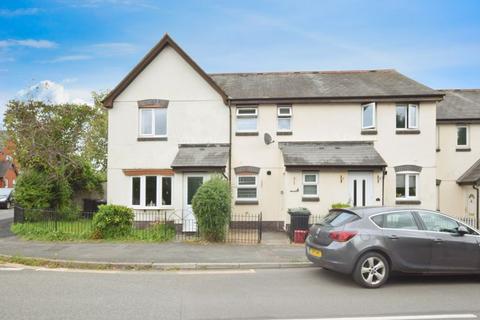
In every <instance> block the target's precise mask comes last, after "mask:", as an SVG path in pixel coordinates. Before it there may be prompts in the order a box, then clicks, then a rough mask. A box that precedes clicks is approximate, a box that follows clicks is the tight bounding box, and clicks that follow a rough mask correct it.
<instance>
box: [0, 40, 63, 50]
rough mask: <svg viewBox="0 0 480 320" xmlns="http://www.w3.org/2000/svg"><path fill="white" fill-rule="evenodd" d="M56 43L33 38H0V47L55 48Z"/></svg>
mask: <svg viewBox="0 0 480 320" xmlns="http://www.w3.org/2000/svg"><path fill="white" fill-rule="evenodd" d="M56 46H57V44H56V43H55V42H53V41H49V40H35V39H24V40H15V39H8V40H0V48H8V47H29V48H36V49H50V48H55V47H56Z"/></svg>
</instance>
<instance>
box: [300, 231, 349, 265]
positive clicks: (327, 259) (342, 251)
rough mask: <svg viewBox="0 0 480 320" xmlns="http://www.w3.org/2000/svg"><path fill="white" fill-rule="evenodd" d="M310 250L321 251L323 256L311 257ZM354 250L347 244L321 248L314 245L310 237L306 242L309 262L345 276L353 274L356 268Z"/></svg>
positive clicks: (336, 243) (332, 244)
mask: <svg viewBox="0 0 480 320" xmlns="http://www.w3.org/2000/svg"><path fill="white" fill-rule="evenodd" d="M309 248H314V249H317V250H320V251H321V252H322V256H321V257H316V256H313V255H311V254H310V252H309V250H308V249H309ZM352 249H353V248H351V245H350V244H349V243H346V242H342V243H339V242H332V243H331V244H330V245H328V246H321V245H318V244H316V243H314V242H313V241H312V238H311V236H310V235H309V236H308V237H307V240H306V242H305V252H306V255H307V258H308V260H310V261H311V262H313V263H314V264H315V265H317V266H319V267H322V268H325V269H328V270H332V271H336V272H340V273H345V274H350V273H352V271H353V268H354V264H355V259H354V258H353V255H352Z"/></svg>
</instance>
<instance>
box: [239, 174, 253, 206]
mask: <svg viewBox="0 0 480 320" xmlns="http://www.w3.org/2000/svg"><path fill="white" fill-rule="evenodd" d="M237 200H239V201H256V200H257V176H253V175H252V176H238V177H237Z"/></svg>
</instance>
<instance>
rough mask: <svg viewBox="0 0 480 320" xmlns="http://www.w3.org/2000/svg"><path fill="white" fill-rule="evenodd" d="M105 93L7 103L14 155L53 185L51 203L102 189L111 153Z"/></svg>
mask: <svg viewBox="0 0 480 320" xmlns="http://www.w3.org/2000/svg"><path fill="white" fill-rule="evenodd" d="M103 96H104V94H96V93H94V99H95V105H94V106H89V105H86V104H59V105H54V104H47V103H44V102H40V101H27V102H23V101H15V100H13V101H10V102H9V103H8V105H7V111H6V112H5V118H4V125H5V127H6V129H7V133H8V136H9V138H10V139H11V140H12V142H13V143H14V145H15V153H14V156H15V159H16V161H18V163H19V164H20V167H21V168H22V169H23V170H25V172H29V175H30V178H31V176H34V177H35V173H34V172H35V171H36V172H40V173H41V175H42V176H43V177H44V178H45V179H46V181H45V182H46V184H47V185H49V186H51V188H50V195H51V196H50V199H49V201H48V203H49V206H50V207H51V208H55V209H62V208H65V207H68V206H71V204H72V203H71V200H72V196H73V194H74V193H75V192H77V191H84V190H85V191H94V190H97V191H101V182H102V181H103V180H104V179H105V171H106V153H107V115H106V111H105V110H104V109H103V107H102V106H101V104H100V100H101V98H102V97H103ZM23 182H24V181H22V177H21V175H20V177H19V179H18V182H17V184H19V185H18V186H17V187H19V188H20V189H22V187H24V186H23V185H22V183H23ZM31 182H32V179H30V181H29V184H28V185H29V186H30V187H31V186H33V184H32V183H31ZM27 193H28V192H27ZM28 194H35V192H30V193H28ZM42 194H44V193H43V192H42ZM33 203H43V202H42V201H33ZM20 204H22V203H20ZM30 204H31V203H25V204H23V205H27V206H28V205H30Z"/></svg>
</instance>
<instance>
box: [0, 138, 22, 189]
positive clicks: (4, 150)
mask: <svg viewBox="0 0 480 320" xmlns="http://www.w3.org/2000/svg"><path fill="white" fill-rule="evenodd" d="M13 150H14V145H13V142H12V141H10V140H9V139H8V137H7V133H6V132H5V131H0V188H13V187H14V186H15V182H16V180H17V176H18V166H17V164H16V162H15V161H14V159H13Z"/></svg>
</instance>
